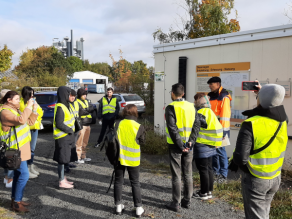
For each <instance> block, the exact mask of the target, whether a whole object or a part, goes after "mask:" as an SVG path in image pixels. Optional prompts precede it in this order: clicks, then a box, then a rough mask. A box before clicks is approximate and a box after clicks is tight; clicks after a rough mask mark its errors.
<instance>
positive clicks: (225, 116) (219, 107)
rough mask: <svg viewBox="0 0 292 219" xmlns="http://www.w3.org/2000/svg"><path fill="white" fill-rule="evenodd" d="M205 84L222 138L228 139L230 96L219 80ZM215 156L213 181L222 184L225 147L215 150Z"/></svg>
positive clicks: (226, 163) (211, 79) (226, 166)
mask: <svg viewBox="0 0 292 219" xmlns="http://www.w3.org/2000/svg"><path fill="white" fill-rule="evenodd" d="M207 83H208V84H209V88H210V90H211V92H210V93H208V96H209V97H210V103H211V109H212V110H213V112H214V113H215V115H216V116H217V117H218V119H219V121H220V123H221V125H222V126H223V138H225V137H226V135H227V136H228V138H230V117H231V100H232V98H231V96H230V94H229V92H228V91H227V90H226V89H224V88H223V87H222V86H221V78H219V77H212V78H210V79H209V80H208V81H207ZM216 151H217V154H216V155H215V156H213V171H214V173H215V180H216V181H217V182H218V183H224V182H226V180H227V175H228V158H227V154H226V150H225V147H219V148H217V149H216Z"/></svg>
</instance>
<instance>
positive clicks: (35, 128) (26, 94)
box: [19, 86, 44, 179]
mask: <svg viewBox="0 0 292 219" xmlns="http://www.w3.org/2000/svg"><path fill="white" fill-rule="evenodd" d="M21 96H22V97H21V99H20V108H19V110H20V111H21V112H23V110H24V109H25V108H26V107H27V101H28V100H29V99H31V98H34V90H33V89H32V88H31V87H29V86H25V87H23V88H22V91H21ZM34 101H35V103H36V104H37V105H38V103H37V102H36V100H35V99H34ZM37 114H38V115H39V116H38V119H37V120H36V121H35V124H33V125H32V126H30V127H29V128H30V133H31V141H30V149H31V159H30V160H28V161H27V164H28V171H29V178H30V179H34V178H36V177H38V175H39V174H40V173H39V172H38V171H36V170H35V165H34V164H33V160H34V151H35V148H36V143H37V139H38V133H39V130H40V129H42V117H43V115H44V113H43V109H42V108H41V107H40V105H38V108H37Z"/></svg>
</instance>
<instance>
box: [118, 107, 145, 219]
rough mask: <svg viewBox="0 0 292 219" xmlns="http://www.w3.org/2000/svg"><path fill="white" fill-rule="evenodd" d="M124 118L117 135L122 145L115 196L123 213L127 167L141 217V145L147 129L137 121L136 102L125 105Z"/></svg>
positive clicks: (119, 209) (138, 214)
mask: <svg viewBox="0 0 292 219" xmlns="http://www.w3.org/2000/svg"><path fill="white" fill-rule="evenodd" d="M123 117H124V119H123V120H122V121H121V122H120V123H119V124H118V127H117V137H118V141H119V146H120V156H119V164H118V166H117V167H116V169H115V182H114V198H115V205H116V213H117V214H121V213H122V211H123V209H124V205H123V204H122V187H123V184H124V175H125V170H126V169H127V171H128V174H129V178H130V182H131V186H132V192H133V200H134V206H135V207H136V216H138V217H141V216H142V214H143V213H144V209H143V207H142V199H141V189H140V182H139V174H140V159H141V149H140V145H143V144H144V143H145V130H144V127H143V126H142V125H140V124H139V123H138V122H137V118H138V110H137V107H136V106H135V105H134V104H129V105H127V106H125V108H124V110H123Z"/></svg>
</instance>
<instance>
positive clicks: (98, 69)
mask: <svg viewBox="0 0 292 219" xmlns="http://www.w3.org/2000/svg"><path fill="white" fill-rule="evenodd" d="M83 69H84V70H87V71H92V72H95V73H97V74H101V75H104V76H107V77H108V80H109V81H113V80H114V78H113V75H112V70H111V66H110V65H109V64H108V63H106V62H97V63H89V61H88V60H85V61H84V65H83Z"/></svg>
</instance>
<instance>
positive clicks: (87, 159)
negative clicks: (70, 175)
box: [82, 157, 91, 162]
mask: <svg viewBox="0 0 292 219" xmlns="http://www.w3.org/2000/svg"><path fill="white" fill-rule="evenodd" d="M82 160H84V161H87V162H88V161H91V158H88V157H86V158H84V159H82Z"/></svg>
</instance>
